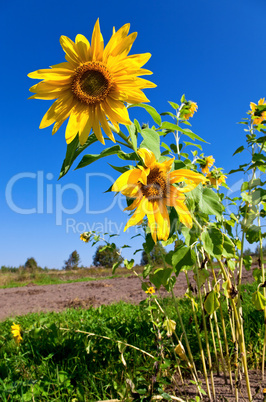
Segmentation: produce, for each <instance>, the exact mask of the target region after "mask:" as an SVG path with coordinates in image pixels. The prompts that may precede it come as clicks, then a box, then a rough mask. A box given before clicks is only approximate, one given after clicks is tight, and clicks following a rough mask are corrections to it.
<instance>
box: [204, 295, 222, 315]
mask: <svg viewBox="0 0 266 402" xmlns="http://www.w3.org/2000/svg"><path fill="white" fill-rule="evenodd" d="M219 306H220V303H219V300H218V294H217V292H215V291H214V290H211V291H210V292H209V293H208V294H207V296H206V298H205V301H204V308H205V310H206V312H207V313H208V314H209V315H211V314H212V313H213V312H214V311H215V310H217V308H218V307H219Z"/></svg>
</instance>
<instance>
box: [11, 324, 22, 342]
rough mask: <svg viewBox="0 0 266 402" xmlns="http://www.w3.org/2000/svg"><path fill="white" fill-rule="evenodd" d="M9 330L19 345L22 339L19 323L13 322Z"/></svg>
mask: <svg viewBox="0 0 266 402" xmlns="http://www.w3.org/2000/svg"><path fill="white" fill-rule="evenodd" d="M11 332H12V335H13V337H14V339H15V341H16V343H17V344H18V345H19V344H20V342H21V341H22V336H21V326H20V325H19V324H15V323H14V322H13V325H11Z"/></svg>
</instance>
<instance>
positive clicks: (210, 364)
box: [195, 264, 216, 400]
mask: <svg viewBox="0 0 266 402" xmlns="http://www.w3.org/2000/svg"><path fill="white" fill-rule="evenodd" d="M195 270H196V278H197V286H198V292H199V299H200V307H201V312H202V320H203V328H204V336H205V343H206V349H207V356H208V363H209V370H210V374H211V386H212V393H213V397H214V400H215V399H216V395H215V386H214V378H213V369H212V359H211V352H210V345H209V338H208V331H207V325H206V317H205V313H204V305H203V299H202V293H201V288H200V281H199V270H198V266H197V264H196V265H195Z"/></svg>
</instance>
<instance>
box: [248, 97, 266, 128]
mask: <svg viewBox="0 0 266 402" xmlns="http://www.w3.org/2000/svg"><path fill="white" fill-rule="evenodd" d="M262 105H266V102H265V98H261V99H260V100H259V101H258V104H257V105H256V103H254V102H250V109H251V116H252V120H253V123H254V124H260V123H262V122H263V120H266V111H265V112H261V111H260V110H259V109H258V106H262Z"/></svg>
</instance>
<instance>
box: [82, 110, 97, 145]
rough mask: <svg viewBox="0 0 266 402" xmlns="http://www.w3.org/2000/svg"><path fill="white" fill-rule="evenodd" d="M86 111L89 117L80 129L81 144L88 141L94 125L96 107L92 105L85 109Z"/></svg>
mask: <svg viewBox="0 0 266 402" xmlns="http://www.w3.org/2000/svg"><path fill="white" fill-rule="evenodd" d="M84 113H86V114H87V116H88V118H87V122H86V124H85V125H84V127H83V128H82V129H81V130H79V142H80V144H81V145H84V144H85V142H86V141H87V138H88V136H89V134H90V131H91V128H92V126H93V123H94V108H93V107H90V108H88V109H87V108H86V109H85V110H84Z"/></svg>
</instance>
